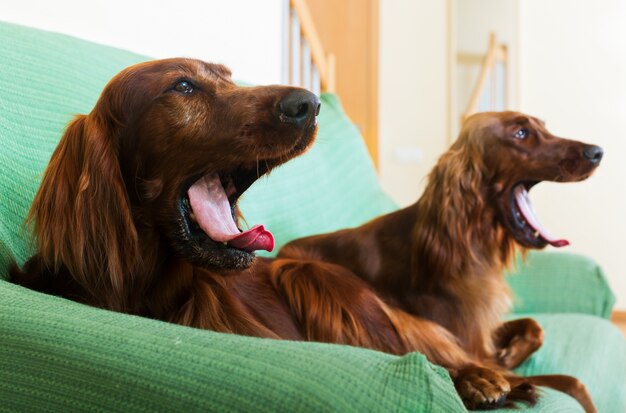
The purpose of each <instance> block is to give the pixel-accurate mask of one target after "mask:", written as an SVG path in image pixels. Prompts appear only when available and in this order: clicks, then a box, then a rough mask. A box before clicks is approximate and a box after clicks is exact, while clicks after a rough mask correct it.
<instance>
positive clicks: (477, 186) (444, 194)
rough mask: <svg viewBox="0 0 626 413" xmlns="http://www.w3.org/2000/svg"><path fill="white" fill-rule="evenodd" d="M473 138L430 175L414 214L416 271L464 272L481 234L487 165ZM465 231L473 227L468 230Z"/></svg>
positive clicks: (463, 139)
mask: <svg viewBox="0 0 626 413" xmlns="http://www.w3.org/2000/svg"><path fill="white" fill-rule="evenodd" d="M473 141H474V140H470V139H468V138H467V137H466V136H463V132H462V135H461V136H460V137H459V139H458V140H457V141H456V142H455V144H454V145H453V146H452V147H451V148H450V149H449V150H448V151H447V152H446V153H445V154H443V156H441V158H440V159H439V161H438V162H437V164H436V165H435V167H434V168H433V170H432V171H431V173H430V175H429V177H428V184H427V187H426V189H425V192H424V194H423V195H422V198H421V199H420V203H422V206H423V207H424V208H425V211H424V213H419V214H418V216H417V224H416V226H415V231H414V234H413V239H414V240H415V242H416V243H417V244H416V246H417V248H414V250H415V252H414V253H415V254H418V255H419V256H414V257H413V259H414V260H417V261H419V262H421V263H422V264H420V265H421V266H420V268H424V266H425V267H426V268H430V269H431V270H432V271H436V272H440V273H442V274H462V273H464V271H467V269H466V268H463V265H464V263H466V262H468V261H469V260H467V255H471V254H473V253H474V246H475V243H476V241H477V239H479V238H480V235H481V234H482V232H481V231H483V230H484V228H482V227H483V225H482V223H483V222H484V216H483V214H484V213H485V203H486V202H487V201H486V200H485V195H486V194H485V193H484V192H483V191H484V188H485V174H486V173H485V166H484V162H483V158H482V151H481V149H480V148H479V147H477V146H476V145H475V142H473ZM468 228H472V229H473V230H472V231H471V232H468Z"/></svg>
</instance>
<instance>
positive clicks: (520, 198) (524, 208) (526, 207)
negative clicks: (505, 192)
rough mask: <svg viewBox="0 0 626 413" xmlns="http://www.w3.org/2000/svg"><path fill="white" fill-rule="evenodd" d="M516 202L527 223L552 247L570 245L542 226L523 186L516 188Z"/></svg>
mask: <svg viewBox="0 0 626 413" xmlns="http://www.w3.org/2000/svg"><path fill="white" fill-rule="evenodd" d="M514 195H515V201H516V202H517V206H518V207H519V210H520V211H521V212H522V215H524V218H525V219H526V222H528V224H529V225H530V226H531V227H532V228H533V229H534V230H535V231H537V232H538V233H539V235H540V236H541V238H543V239H544V240H546V241H547V242H548V243H549V244H550V245H552V246H554V247H565V246H567V245H569V241H568V240H566V239H557V238H555V237H554V236H552V235H551V234H550V233H549V232H548V230H547V229H545V228H544V226H543V225H541V222H539V219H538V218H537V215H536V214H535V211H534V210H533V207H532V205H530V199H528V191H527V190H526V188H524V187H523V186H522V185H519V186H517V187H516V188H515V194H514Z"/></svg>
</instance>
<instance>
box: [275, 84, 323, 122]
mask: <svg viewBox="0 0 626 413" xmlns="http://www.w3.org/2000/svg"><path fill="white" fill-rule="evenodd" d="M319 113H320V100H319V98H318V97H317V96H316V95H315V94H314V93H311V92H309V91H308V90H304V89H296V90H294V91H292V92H289V93H288V94H287V95H286V96H285V97H284V98H283V99H282V100H281V101H280V102H278V114H279V117H280V120H281V122H286V123H291V124H293V125H294V126H297V127H299V128H300V127H302V126H303V125H305V124H306V123H311V124H312V123H313V122H312V121H313V119H314V118H315V117H316V116H317V115H318V114H319Z"/></svg>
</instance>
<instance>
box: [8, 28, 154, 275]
mask: <svg viewBox="0 0 626 413" xmlns="http://www.w3.org/2000/svg"><path fill="white" fill-rule="evenodd" d="M0 39H2V40H1V41H0V148H1V149H0V177H1V179H0V197H1V199H2V202H1V203H0V217H1V219H0V269H1V276H4V275H5V269H6V267H7V265H8V263H9V262H11V261H17V262H20V263H21V262H23V261H24V260H25V259H26V258H28V256H29V255H30V250H29V249H28V246H29V244H28V237H27V236H26V233H25V231H23V225H22V224H23V222H24V217H25V215H26V213H27V211H28V208H29V207H30V203H31V201H32V199H33V197H34V195H35V192H36V190H37V187H38V186H39V182H40V180H41V173H42V171H43V170H44V168H45V166H46V165H47V163H48V160H49V159H50V155H51V154H52V151H53V150H54V148H55V147H56V145H57V143H58V141H59V139H60V138H61V134H62V133H63V130H64V129H65V126H66V125H67V123H68V122H69V121H70V119H71V118H72V117H73V116H74V115H76V114H79V113H88V112H90V111H91V109H92V108H93V106H94V104H95V103H96V100H97V99H98V96H99V95H100V92H101V91H102V88H104V85H105V84H106V83H107V82H108V81H109V79H111V78H112V77H113V76H114V75H115V74H116V73H117V72H119V71H120V70H121V69H123V68H124V67H126V66H129V65H131V64H134V63H138V62H141V61H145V60H149V59H148V58H146V57H145V56H139V55H136V54H133V53H130V52H126V51H123V50H119V49H114V48H111V47H104V46H101V45H97V44H94V43H90V42H85V41H82V40H79V39H75V38H72V37H69V36H64V35H60V34H56V33H49V32H42V31H39V30H34V29H30V28H26V27H22V26H17V25H13V24H8V23H1V22H0Z"/></svg>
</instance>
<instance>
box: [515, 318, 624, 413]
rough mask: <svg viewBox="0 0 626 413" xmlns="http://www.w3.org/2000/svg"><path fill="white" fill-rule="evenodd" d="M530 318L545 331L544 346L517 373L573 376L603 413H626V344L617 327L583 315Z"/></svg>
mask: <svg viewBox="0 0 626 413" xmlns="http://www.w3.org/2000/svg"><path fill="white" fill-rule="evenodd" d="M528 316H530V317H533V318H534V319H535V320H537V321H538V322H539V324H541V326H542V327H543V328H544V331H545V336H544V343H543V346H542V347H541V348H540V349H539V350H538V351H537V353H535V354H534V355H533V356H532V357H530V358H529V359H528V360H526V361H525V362H524V363H523V364H522V365H521V366H520V367H519V368H517V369H516V372H517V373H519V374H521V375H523V376H529V375H540V374H555V373H560V374H569V375H572V376H574V377H577V378H578V379H579V380H581V381H582V382H583V383H584V384H585V385H586V386H587V389H588V390H589V392H590V393H591V396H592V397H593V400H594V402H595V403H596V407H597V408H598V411H599V412H603V413H604V412H606V413H624V411H626V340H625V339H624V336H623V335H622V333H621V332H620V331H619V330H618V329H617V328H616V327H615V326H614V325H613V324H611V323H610V322H609V321H607V320H602V319H600V318H598V317H594V316H590V315H583V314H528ZM555 396H558V397H561V398H566V397H567V396H564V395H562V394H556V395H555ZM551 398H552V396H551V397H550V399H551ZM567 398H569V397H567ZM546 401H547V399H546ZM549 411H552V410H546V412H549ZM581 411H582V410H581ZM533 412H534V410H533Z"/></svg>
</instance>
